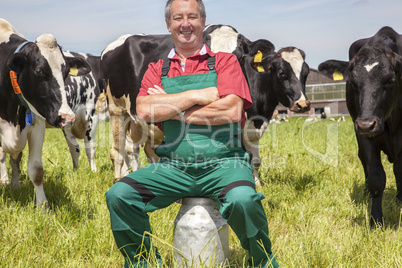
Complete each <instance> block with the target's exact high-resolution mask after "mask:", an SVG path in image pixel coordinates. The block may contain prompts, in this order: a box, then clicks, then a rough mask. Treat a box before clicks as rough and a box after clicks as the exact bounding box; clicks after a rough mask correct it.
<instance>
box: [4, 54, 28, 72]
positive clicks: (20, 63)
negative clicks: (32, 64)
mask: <svg viewBox="0 0 402 268" xmlns="http://www.w3.org/2000/svg"><path fill="white" fill-rule="evenodd" d="M26 61H27V58H26V57H25V55H24V54H22V53H16V54H14V55H12V56H11V57H10V58H9V59H8V61H7V66H8V68H10V70H12V71H14V72H16V73H17V74H20V73H21V72H22V69H24V66H25V63H26Z"/></svg>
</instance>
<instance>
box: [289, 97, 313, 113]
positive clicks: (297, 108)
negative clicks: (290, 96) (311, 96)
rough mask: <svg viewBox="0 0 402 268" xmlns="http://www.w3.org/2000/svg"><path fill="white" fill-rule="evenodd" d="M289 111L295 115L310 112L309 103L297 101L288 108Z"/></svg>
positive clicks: (307, 101)
mask: <svg viewBox="0 0 402 268" xmlns="http://www.w3.org/2000/svg"><path fill="white" fill-rule="evenodd" d="M289 110H291V111H292V112H295V113H304V112H307V111H309V110H310V101H309V100H302V99H299V100H297V101H295V102H294V103H293V105H292V107H290V108H289Z"/></svg>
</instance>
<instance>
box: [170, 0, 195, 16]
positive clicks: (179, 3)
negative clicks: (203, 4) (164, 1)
mask: <svg viewBox="0 0 402 268" xmlns="http://www.w3.org/2000/svg"><path fill="white" fill-rule="evenodd" d="M184 3H186V4H184ZM187 6H190V7H193V8H192V9H193V10H192V11H191V12H186V13H188V14H190V13H194V14H199V13H200V8H199V5H198V2H197V1H195V0H175V1H173V2H172V5H171V13H172V15H175V14H181V13H182V10H183V9H184V8H187ZM175 9H177V10H175Z"/></svg>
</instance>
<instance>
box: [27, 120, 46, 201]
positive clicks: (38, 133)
mask: <svg viewBox="0 0 402 268" xmlns="http://www.w3.org/2000/svg"><path fill="white" fill-rule="evenodd" d="M45 128H46V124H45V121H44V120H43V119H41V118H38V119H37V120H36V123H35V125H34V126H33V127H31V129H30V131H29V132H28V137H27V138H28V146H29V156H28V175H29V178H30V179H31V181H32V183H33V185H34V187H35V194H36V203H37V204H38V206H40V207H47V206H48V204H47V198H46V195H45V191H44V189H43V173H44V172H43V165H42V148H43V142H44V140H45Z"/></svg>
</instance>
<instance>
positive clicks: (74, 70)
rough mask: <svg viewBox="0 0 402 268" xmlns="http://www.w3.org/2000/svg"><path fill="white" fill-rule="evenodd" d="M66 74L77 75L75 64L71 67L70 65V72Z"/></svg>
mask: <svg viewBox="0 0 402 268" xmlns="http://www.w3.org/2000/svg"><path fill="white" fill-rule="evenodd" d="M68 74H69V75H72V76H77V75H78V69H77V65H74V66H73V67H71V68H70V72H69V73H68Z"/></svg>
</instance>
